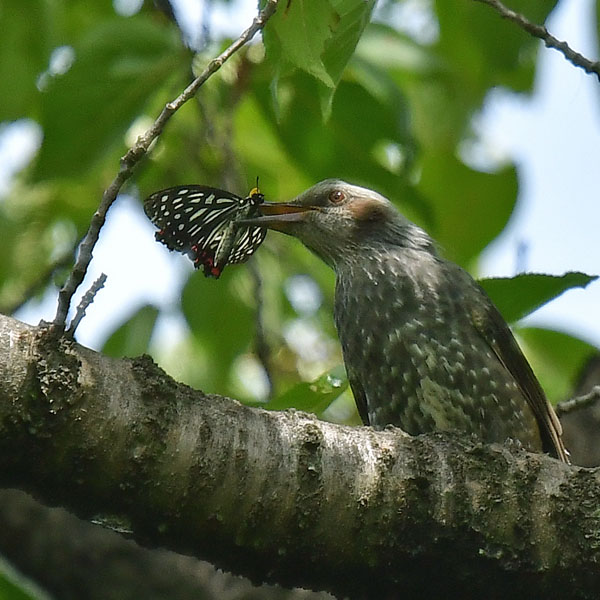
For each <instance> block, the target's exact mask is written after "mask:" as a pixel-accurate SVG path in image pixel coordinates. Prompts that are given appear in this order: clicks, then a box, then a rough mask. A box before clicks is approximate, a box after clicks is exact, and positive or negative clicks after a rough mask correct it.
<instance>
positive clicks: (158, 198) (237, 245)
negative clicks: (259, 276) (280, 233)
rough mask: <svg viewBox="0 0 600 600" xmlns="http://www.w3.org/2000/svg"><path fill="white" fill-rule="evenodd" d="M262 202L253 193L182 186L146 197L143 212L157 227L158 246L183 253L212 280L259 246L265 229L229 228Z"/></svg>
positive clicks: (259, 196) (262, 199)
mask: <svg viewBox="0 0 600 600" xmlns="http://www.w3.org/2000/svg"><path fill="white" fill-rule="evenodd" d="M262 202H264V196H263V195H262V194H261V193H260V192H259V190H258V188H254V189H253V190H251V191H250V193H249V194H248V196H247V197H245V198H242V197H241V196H237V195H236V194H232V193H231V192H227V191H225V190H220V189H218V188H213V187H209V186H202V185H182V186H177V187H172V188H167V189H165V190H161V191H159V192H155V193H154V194H152V195H151V196H149V197H148V198H147V199H146V200H145V202H144V211H145V213H146V215H147V216H148V218H149V219H150V220H151V221H152V222H153V223H154V225H156V227H158V228H159V231H157V232H156V234H155V237H156V239H157V240H158V241H159V242H162V243H163V244H165V246H167V248H169V249H170V250H177V251H178V252H181V253H183V254H187V255H188V256H189V257H190V259H191V260H192V262H193V263H194V266H195V267H196V268H197V269H198V268H200V267H202V269H203V272H204V275H205V276H207V277H214V278H218V277H219V276H220V275H221V273H222V272H223V269H224V268H225V266H226V265H228V264H235V263H242V262H245V261H247V260H248V259H249V258H250V256H252V254H253V253H254V252H255V250H256V249H257V248H258V247H259V246H260V244H262V242H263V240H264V238H265V235H266V230H265V229H263V228H261V227H255V226H249V227H243V226H241V227H240V226H236V225H235V223H236V221H239V220H240V219H246V218H249V217H253V216H256V215H258V212H257V206H258V205H259V204H261V203H262Z"/></svg>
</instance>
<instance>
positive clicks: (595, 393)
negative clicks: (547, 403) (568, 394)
mask: <svg viewBox="0 0 600 600" xmlns="http://www.w3.org/2000/svg"><path fill="white" fill-rule="evenodd" d="M598 400H600V385H596V386H594V387H593V388H592V389H591V390H590V391H589V392H588V393H587V394H584V395H583V396H576V397H575V398H571V399H570V400H564V401H563V402H559V403H558V404H557V405H556V414H557V415H558V416H559V417H562V416H563V415H568V414H569V413H572V412H574V411H576V410H581V409H582V408H587V407H589V406H593V405H594V404H596V402H598Z"/></svg>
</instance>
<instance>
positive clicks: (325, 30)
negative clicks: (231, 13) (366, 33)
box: [264, 0, 374, 90]
mask: <svg viewBox="0 0 600 600" xmlns="http://www.w3.org/2000/svg"><path fill="white" fill-rule="evenodd" d="M373 6H374V1H373V0H369V1H367V2H365V1H364V0H292V1H291V2H289V3H288V4H287V6H285V7H284V6H283V3H282V5H281V7H280V10H278V11H277V13H276V14H275V16H274V17H273V18H272V19H271V21H270V23H269V26H268V27H267V28H266V29H265V32H264V40H265V47H266V49H267V54H268V56H269V57H270V59H271V61H272V62H273V63H274V64H275V65H276V71H277V73H279V74H287V73H289V72H290V71H293V70H294V69H301V70H303V71H305V72H306V73H309V74H310V75H312V76H313V77H314V78H315V79H317V80H318V81H319V82H321V83H322V84H323V85H324V86H325V87H326V88H328V89H329V90H333V89H334V88H335V87H336V85H337V83H338V82H339V80H340V77H341V74H342V72H343V70H344V68H345V66H346V64H347V63H348V61H349V60H350V57H351V56H352V53H353V52H354V49H355V48H356V44H357V43H358V40H359V39H360V36H361V34H362V32H363V30H364V28H365V26H366V24H367V23H368V21H369V18H370V16H371V12H372V10H373Z"/></svg>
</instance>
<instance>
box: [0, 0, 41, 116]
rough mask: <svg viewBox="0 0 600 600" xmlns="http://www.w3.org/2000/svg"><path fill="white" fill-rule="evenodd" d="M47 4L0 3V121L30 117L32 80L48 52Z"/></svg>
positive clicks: (32, 0) (33, 93)
mask: <svg viewBox="0 0 600 600" xmlns="http://www.w3.org/2000/svg"><path fill="white" fill-rule="evenodd" d="M48 12H49V10H48V6H47V5H46V3H44V2H37V1H35V0H26V1H24V2H23V1H21V0H5V1H4V2H3V3H2V5H1V6H0V13H1V14H0V17H1V23H2V35H0V81H2V82H3V84H4V85H2V93H1V94H0V121H5V120H13V119H17V118H19V117H25V116H32V114H31V113H32V108H33V106H34V104H35V102H36V101H37V100H38V96H39V94H38V91H37V89H36V79H37V77H38V75H39V74H40V73H41V72H42V71H43V70H44V68H45V67H46V62H47V60H48V54H49V37H50V36H49V32H48Z"/></svg>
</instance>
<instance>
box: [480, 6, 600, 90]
mask: <svg viewBox="0 0 600 600" xmlns="http://www.w3.org/2000/svg"><path fill="white" fill-rule="evenodd" d="M475 1H476V2H481V3H483V4H488V5H489V6H491V7H492V8H494V9H496V11H497V12H498V13H499V14H500V16H501V17H502V18H504V19H508V20H509V21H512V22H513V23H516V24H517V25H518V26H519V27H521V29H524V30H525V31H526V32H527V33H529V34H530V35H533V36H534V37H537V38H539V39H540V40H542V41H543V42H544V44H545V45H546V47H548V48H554V50H558V51H559V52H561V53H562V54H563V55H564V57H565V58H566V59H567V60H568V61H569V62H571V63H572V64H574V65H575V66H576V67H580V68H582V69H583V70H584V71H585V72H586V73H595V74H596V77H597V78H598V80H599V81H600V61H593V60H589V59H588V58H586V57H585V56H583V55H582V54H579V52H575V50H573V49H572V48H571V47H570V46H569V44H567V42H561V41H560V40H558V39H556V38H555V37H554V36H553V35H551V34H550V33H549V32H548V30H547V29H546V28H545V27H544V26H543V25H537V24H536V23H532V22H531V21H529V20H528V19H527V18H526V17H525V16H524V15H522V14H520V13H517V12H515V11H514V10H511V9H510V8H507V7H506V6H504V4H502V2H500V0H475Z"/></svg>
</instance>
